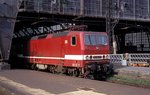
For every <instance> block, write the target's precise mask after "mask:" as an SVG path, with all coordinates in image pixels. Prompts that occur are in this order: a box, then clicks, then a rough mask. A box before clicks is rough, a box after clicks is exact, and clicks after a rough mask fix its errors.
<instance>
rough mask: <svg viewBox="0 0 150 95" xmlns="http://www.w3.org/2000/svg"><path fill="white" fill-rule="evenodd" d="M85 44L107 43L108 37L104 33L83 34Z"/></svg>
mask: <svg viewBox="0 0 150 95" xmlns="http://www.w3.org/2000/svg"><path fill="white" fill-rule="evenodd" d="M84 43H85V45H108V37H107V36H106V35H89V34H88V35H84Z"/></svg>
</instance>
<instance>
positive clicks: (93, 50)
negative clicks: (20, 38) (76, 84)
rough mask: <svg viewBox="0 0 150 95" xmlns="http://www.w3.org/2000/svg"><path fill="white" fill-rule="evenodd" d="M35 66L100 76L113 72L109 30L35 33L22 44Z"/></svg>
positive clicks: (34, 67) (25, 54) (68, 72)
mask: <svg viewBox="0 0 150 95" xmlns="http://www.w3.org/2000/svg"><path fill="white" fill-rule="evenodd" d="M23 48H25V49H24V50H26V51H25V52H24V54H20V55H19V57H21V58H24V59H27V61H28V62H29V63H30V65H31V67H32V68H33V69H47V70H49V71H50V72H53V73H56V72H57V73H65V74H68V75H75V76H80V75H81V76H83V77H89V76H90V77H91V78H98V77H100V76H102V75H103V74H107V73H108V72H110V71H111V69H112V66H111V64H110V62H109V61H110V58H109V44H108V36H107V34H106V32H87V31H65V32H60V33H54V34H48V35H42V36H35V37H33V38H31V39H30V40H29V41H28V42H26V43H25V44H24V45H23Z"/></svg>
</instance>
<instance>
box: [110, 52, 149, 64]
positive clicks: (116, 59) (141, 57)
mask: <svg viewBox="0 0 150 95" xmlns="http://www.w3.org/2000/svg"><path fill="white" fill-rule="evenodd" d="M123 60H127V63H139V64H143V63H149V61H150V53H147V54H128V55H124V54H111V55H110V62H111V63H113V64H122V61H123Z"/></svg>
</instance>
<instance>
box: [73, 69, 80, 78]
mask: <svg viewBox="0 0 150 95" xmlns="http://www.w3.org/2000/svg"><path fill="white" fill-rule="evenodd" d="M79 75H80V70H79V69H76V70H74V73H73V76H75V77H79Z"/></svg>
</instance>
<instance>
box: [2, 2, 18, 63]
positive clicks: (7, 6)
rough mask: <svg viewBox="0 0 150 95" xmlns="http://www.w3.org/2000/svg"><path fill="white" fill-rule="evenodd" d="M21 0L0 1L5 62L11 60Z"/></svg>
mask: <svg viewBox="0 0 150 95" xmlns="http://www.w3.org/2000/svg"><path fill="white" fill-rule="evenodd" d="M20 4H21V0H1V1H0V51H1V55H2V58H3V61H5V62H7V61H8V60H9V54H10V48H11V42H12V38H13V31H14V26H15V21H16V17H17V13H18V10H19V6H20Z"/></svg>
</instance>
